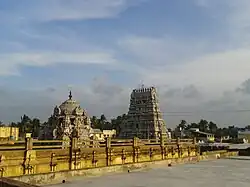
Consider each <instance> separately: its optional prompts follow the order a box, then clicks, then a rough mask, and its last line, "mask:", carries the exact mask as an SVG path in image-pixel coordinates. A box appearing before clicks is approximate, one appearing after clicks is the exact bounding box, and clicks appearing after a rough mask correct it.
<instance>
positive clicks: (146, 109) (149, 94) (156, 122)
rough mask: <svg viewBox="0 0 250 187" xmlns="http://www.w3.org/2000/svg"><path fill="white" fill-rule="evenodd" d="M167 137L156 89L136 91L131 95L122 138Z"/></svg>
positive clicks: (121, 134)
mask: <svg viewBox="0 0 250 187" xmlns="http://www.w3.org/2000/svg"><path fill="white" fill-rule="evenodd" d="M161 135H162V136H164V137H166V135H167V134H166V125H165V122H164V120H163V118H162V114H161V112H160V109H159V101H158V96H157V93H156V89H155V88H154V87H150V88H140V89H135V90H133V92H132V93H131V98H130V106H129V111H128V118H127V120H126V122H124V124H123V127H122V129H121V133H120V136H121V137H122V138H133V137H134V136H137V137H139V138H141V139H158V138H160V136H161Z"/></svg>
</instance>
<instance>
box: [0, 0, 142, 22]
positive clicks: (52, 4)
mask: <svg viewBox="0 0 250 187" xmlns="http://www.w3.org/2000/svg"><path fill="white" fill-rule="evenodd" d="M142 1H143V0H133V1H131V0H91V1H89V0H70V1H68V0H53V1H51V0H36V1H31V0H25V1H22V3H20V4H19V3H17V4H15V6H14V7H13V9H11V10H12V12H11V13H10V12H5V13H4V15H5V16H8V17H6V21H11V22H17V21H18V22H19V21H21V22H25V21H27V20H36V21H52V20H78V19H81V20H86V19H102V18H111V17H116V16H117V15H118V14H119V13H121V12H122V11H124V10H126V9H127V8H128V7H129V6H132V5H136V4H137V3H140V2H142ZM7 18H8V19H7ZM1 22H4V21H3V20H2V21H1Z"/></svg>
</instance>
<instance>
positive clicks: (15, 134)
mask: <svg viewBox="0 0 250 187" xmlns="http://www.w3.org/2000/svg"><path fill="white" fill-rule="evenodd" d="M18 138H19V128H18V127H8V126H5V127H0V139H1V140H18Z"/></svg>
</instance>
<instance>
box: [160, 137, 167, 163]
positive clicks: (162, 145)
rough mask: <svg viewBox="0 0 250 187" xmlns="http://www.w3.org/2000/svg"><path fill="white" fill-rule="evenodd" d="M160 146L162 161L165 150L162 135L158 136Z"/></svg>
mask: <svg viewBox="0 0 250 187" xmlns="http://www.w3.org/2000/svg"><path fill="white" fill-rule="evenodd" d="M160 146H161V158H162V160H164V159H165V152H166V149H165V141H164V138H163V136H162V133H161V136H160Z"/></svg>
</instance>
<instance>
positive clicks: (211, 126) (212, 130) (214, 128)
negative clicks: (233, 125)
mask: <svg viewBox="0 0 250 187" xmlns="http://www.w3.org/2000/svg"><path fill="white" fill-rule="evenodd" d="M208 128H209V132H210V133H213V134H215V133H216V131H217V130H218V127H217V125H216V124H215V123H214V122H212V121H210V122H209V124H208Z"/></svg>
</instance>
